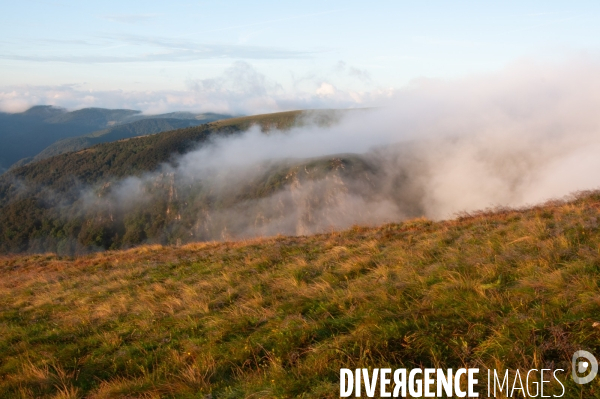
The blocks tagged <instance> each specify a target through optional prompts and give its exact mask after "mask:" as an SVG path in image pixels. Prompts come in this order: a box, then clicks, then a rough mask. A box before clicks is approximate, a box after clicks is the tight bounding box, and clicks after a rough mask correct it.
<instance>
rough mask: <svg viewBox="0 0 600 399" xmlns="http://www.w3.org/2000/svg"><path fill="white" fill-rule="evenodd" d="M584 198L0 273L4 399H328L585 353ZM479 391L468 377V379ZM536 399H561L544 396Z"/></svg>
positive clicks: (597, 334) (594, 387)
mask: <svg viewBox="0 0 600 399" xmlns="http://www.w3.org/2000/svg"><path fill="white" fill-rule="evenodd" d="M599 217H600V193H599V192H587V193H582V194H579V195H578V196H576V197H572V198H570V199H569V200H566V201H560V202H559V201H556V202H551V203H547V204H545V205H542V206H538V207H534V208H530V209H522V210H507V209H498V210H494V211H489V212H482V213H478V214H471V215H461V216H460V217H458V218H456V219H454V220H449V221H442V222H432V221H429V220H426V219H414V220H409V221H406V222H403V223H399V224H388V225H384V226H381V227H375V228H370V227H354V228H352V229H349V230H346V231H341V232H330V233H326V234H321V235H314V236H306V237H282V236H279V237H272V238H262V239H255V240H250V241H239V242H211V243H197V244H188V245H185V246H180V247H175V246H159V245H156V246H141V247H137V248H133V249H130V250H126V251H106V252H101V253H95V254H91V255H86V256H81V257H59V256H56V255H54V254H43V255H6V256H3V257H1V258H0V273H1V275H2V279H1V280H0V397H2V398H83V397H86V398H121V397H129V398H137V397H140V398H158V397H170V398H209V397H212V398H242V397H251V398H259V397H269V398H292V397H303V398H333V397H338V396H339V369H340V368H342V367H347V368H363V367H370V368H373V367H391V368H399V367H406V368H414V367H440V368H450V367H452V368H459V367H477V368H479V369H480V372H481V373H482V374H480V376H481V377H483V376H484V375H485V373H487V369H497V370H499V371H500V370H507V369H508V370H510V372H511V373H514V371H515V370H517V369H520V370H521V371H523V370H529V369H532V368H537V369H540V368H549V369H558V368H562V369H565V370H567V371H566V372H565V373H562V374H560V375H561V377H562V381H563V383H564V385H565V388H566V394H565V396H564V397H565V398H590V397H599V396H600V383H599V382H598V381H599V379H598V378H597V379H596V380H594V381H593V382H592V383H590V384H588V385H585V386H579V385H576V384H574V383H573V381H572V380H571V377H570V360H571V356H572V354H573V352H574V351H575V350H578V349H586V350H589V351H590V352H592V353H595V354H597V355H598V354H600V328H598V325H599V324H598V322H600V290H599V287H598V282H599V277H600V228H599ZM482 380H483V378H482ZM550 387H551V391H552V390H554V391H552V392H558V393H560V392H561V391H560V387H557V384H556V383H554V384H553V385H551V386H550Z"/></svg>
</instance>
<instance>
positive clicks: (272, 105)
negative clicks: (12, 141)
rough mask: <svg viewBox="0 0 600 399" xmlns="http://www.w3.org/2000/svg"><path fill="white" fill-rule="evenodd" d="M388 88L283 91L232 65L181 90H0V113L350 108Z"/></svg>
mask: <svg viewBox="0 0 600 399" xmlns="http://www.w3.org/2000/svg"><path fill="white" fill-rule="evenodd" d="M391 93H392V91H391V90H373V91H364V92H358V91H345V90H341V89H338V88H335V87H334V86H333V85H331V84H330V83H326V82H323V83H322V84H321V86H320V87H318V88H317V90H316V91H309V90H304V91H303V90H300V89H297V88H296V89H293V90H286V89H285V88H284V87H283V86H282V85H281V84H279V83H278V82H274V81H271V80H269V79H268V78H267V77H266V76H265V75H263V74H262V73H260V72H259V71H257V70H256V69H255V68H254V67H253V66H252V65H250V64H248V63H246V62H242V61H238V62H235V63H233V64H232V65H231V66H230V67H229V68H227V69H226V70H225V71H224V72H223V74H221V75H220V76H216V77H214V78H210V79H199V80H189V81H188V82H187V89H185V90H162V91H124V90H104V91H101V90H89V89H86V88H85V87H83V86H81V85H61V86H10V87H2V88H0V110H3V111H5V112H18V111H23V110H25V109H27V108H28V107H30V106H33V105H42V104H44V105H45V104H47V105H54V106H60V107H64V108H67V109H79V108H86V107H103V108H129V109H138V110H141V111H143V112H145V113H160V112H170V111H196V112H222V113H234V114H256V113H265V112H276V111H282V110H290V109H307V108H351V107H357V106H365V105H377V104H379V103H380V102H381V100H383V99H385V98H388V97H389V96H390V95H391Z"/></svg>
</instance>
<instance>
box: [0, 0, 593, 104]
mask: <svg viewBox="0 0 600 399" xmlns="http://www.w3.org/2000/svg"><path fill="white" fill-rule="evenodd" d="M0 3H1V9H2V12H1V13H0V110H3V111H8V112H17V111H22V110H24V109H26V108H27V107H29V106H32V105H37V104H51V105H56V106H62V107H66V108H68V109H78V108H84V107H90V106H95V107H107V108H133V109H140V110H142V111H144V112H146V113H158V112H167V111H176V110H188V111H198V112H206V111H214V112H230V113H237V114H252V113H261V112H273V111H281V110H287V109H297V108H352V107H367V106H377V105H379V104H381V103H382V102H385V100H386V99H387V98H389V97H391V96H393V95H394V93H396V92H397V91H398V90H402V89H403V88H406V87H408V86H410V85H411V84H412V82H415V81H418V80H419V79H423V78H427V79H438V78H441V79H458V78H462V77H465V76H469V75H474V74H475V75H476V74H484V73H489V72H494V71H499V70H502V69H503V68H507V67H510V66H511V65H513V64H514V63H518V62H523V60H535V61H536V62H547V63H552V62H560V61H561V60H563V59H566V58H570V57H574V56H581V55H585V56H587V57H592V58H597V56H598V50H599V49H600V23H598V22H599V21H598V20H599V17H600V3H598V2H597V1H570V2H564V1H561V2H559V1H503V2H477V1H454V2H445V1H427V2H424V1H376V0H375V1H373V0H372V1H368V2H367V1H360V2H359V1H351V0H345V1H337V0H320V1H312V0H307V1H302V2H297V1H295V2H291V1H260V0H258V1H252V2H247V1H219V2H216V1H178V0H173V1H169V2H164V1H123V0H121V1H112V0H104V1H81V0H80V1H67V0H57V1H52V0H49V1H44V0H38V1H33V0H22V1H18V2H17V1H7V0H0Z"/></svg>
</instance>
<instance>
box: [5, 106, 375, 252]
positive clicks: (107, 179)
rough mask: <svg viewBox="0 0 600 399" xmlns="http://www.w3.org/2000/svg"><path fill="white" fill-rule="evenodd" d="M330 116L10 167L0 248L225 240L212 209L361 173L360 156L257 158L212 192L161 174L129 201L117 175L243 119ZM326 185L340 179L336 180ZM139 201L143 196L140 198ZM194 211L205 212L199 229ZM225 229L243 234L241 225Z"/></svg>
mask: <svg viewBox="0 0 600 399" xmlns="http://www.w3.org/2000/svg"><path fill="white" fill-rule="evenodd" d="M336 118H337V117H336V116H335V115H334V114H331V112H327V111H323V112H314V113H303V112H299V111H294V112H285V113H279V114H271V115H264V116H255V117H246V118H236V119H231V120H225V121H220V122H214V123H210V124H204V125H201V126H197V127H191V128H184V129H178V130H174V131H169V132H164V133H159V134H154V135H149V136H143V137H138V138H131V139H125V140H120V141H117V142H112V143H105V144H99V145H95V146H93V147H90V148H87V149H84V150H81V151H78V152H71V153H65V154H61V155H57V156H54V157H50V158H47V159H43V160H41V161H39V162H34V163H31V164H28V165H25V166H22V167H19V168H15V169H13V170H11V171H10V172H8V173H6V174H4V175H3V176H1V177H0V207H1V208H0V210H1V212H0V237H1V238H2V239H1V240H0V251H3V252H21V251H36V252H40V251H42V252H43V251H55V252H59V253H78V252H86V251H89V250H97V249H109V248H113V249H115V248H121V247H129V246H132V245H138V244H141V243H144V242H157V243H164V244H167V243H180V242H187V241H195V240H204V239H215V238H218V237H227V233H226V231H227V227H228V226H229V224H228V221H225V220H221V221H220V219H219V217H218V216H217V215H216V214H215V212H219V211H222V210H224V209H228V208H230V207H235V206H238V205H239V204H242V203H248V201H251V200H254V199H258V198H263V197H266V196H269V195H272V194H274V193H276V192H277V191H278V190H281V189H282V188H283V187H290V184H292V183H294V182H296V183H294V184H299V183H301V182H304V181H313V180H316V179H321V178H323V177H324V176H326V175H328V173H330V172H331V173H334V174H335V175H336V176H338V175H339V176H342V175H345V176H356V175H358V174H359V173H368V170H369V167H368V165H367V163H365V162H364V161H362V160H358V159H357V158H355V157H345V158H340V157H335V156H333V157H326V158H323V159H317V160H291V161H286V162H279V163H275V164H269V165H262V166H260V168H261V169H260V170H258V171H257V174H256V175H255V176H254V177H253V178H252V179H251V180H249V181H245V182H244V184H240V185H239V186H237V189H236V190H235V191H234V192H216V191H215V190H214V187H212V186H209V185H208V184H207V183H205V182H204V181H200V182H199V181H196V182H193V184H191V183H185V182H183V181H182V180H181V179H179V178H178V177H176V176H174V175H173V174H172V173H168V172H164V171H163V172H160V173H158V174H156V175H153V176H152V177H151V178H149V179H148V180H145V181H144V182H143V184H142V186H143V187H141V188H140V187H137V188H136V190H138V191H136V192H137V194H136V196H135V198H133V199H131V198H130V199H129V200H128V201H123V200H120V199H118V198H116V197H115V195H121V194H120V193H121V191H122V185H123V184H124V183H122V181H121V180H120V179H124V178H130V177H132V176H139V177H141V176H144V175H145V174H147V173H149V172H153V171H157V170H158V168H159V167H160V166H161V165H163V164H165V163H172V162H176V159H177V156H178V155H181V154H184V153H186V152H189V151H190V150H192V149H195V148H198V146H200V145H202V143H204V142H206V141H207V140H210V139H211V138H215V137H224V136H227V135H232V134H238V133H239V132H242V131H244V130H246V129H247V128H248V127H250V126H251V125H253V124H258V125H260V126H261V128H262V129H264V130H265V131H267V130H269V129H286V128H290V127H292V126H295V125H298V124H303V123H318V124H327V123H333V122H334V121H335V120H336ZM307 168H309V169H307ZM291 176H294V179H291V178H290V177H291ZM332 176H334V175H332ZM125 181H127V180H125ZM335 185H336V187H338V186H339V187H342V186H343V185H344V184H343V182H342V181H339V182H338V181H336V182H335ZM330 189H331V190H334V187H333V186H332V187H331V188H330ZM119 190H121V191H119ZM144 198H145V199H147V202H144V201H142V202H140V200H141V199H144ZM314 200H316V197H315V199H314ZM125 204H127V206H124V207H123V206H122V205H125ZM254 211H257V212H258V211H260V210H257V209H255V210H254ZM208 214H211V215H212V216H210V217H208V216H207V215H208ZM201 215H204V216H205V217H207V218H208V219H207V220H206V222H207V223H205V224H203V226H202V228H199V227H198V225H197V223H198V222H199V220H202V217H200V216H201ZM199 218H200V219H199ZM209 219H210V220H209ZM191 229H195V231H196V232H195V233H192V232H191ZM232 233H235V234H241V235H243V232H242V231H237V232H235V231H234V232H232ZM265 233H269V231H268V229H267V231H265Z"/></svg>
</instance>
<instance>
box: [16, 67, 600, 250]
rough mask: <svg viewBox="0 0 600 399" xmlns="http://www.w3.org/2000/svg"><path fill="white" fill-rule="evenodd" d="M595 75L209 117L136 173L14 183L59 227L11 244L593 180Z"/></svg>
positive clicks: (375, 213)
mask: <svg viewBox="0 0 600 399" xmlns="http://www.w3.org/2000/svg"><path fill="white" fill-rule="evenodd" d="M598 72H600V66H599V65H598V63H597V62H595V61H593V60H590V59H576V60H571V61H569V62H565V63H562V64H558V65H535V64H527V63H521V64H515V65H513V66H512V67H510V68H507V69H505V70H503V71H501V72H499V73H495V74H489V75H482V76H472V77H467V78H463V79H458V80H421V81H415V82H414V83H413V84H412V85H411V86H410V87H407V88H406V89H404V90H403V91H401V92H399V93H397V95H396V96H395V97H394V98H393V100H392V101H390V102H389V103H388V104H387V105H386V106H384V107H380V108H374V109H368V110H355V111H352V112H344V113H338V114H337V116H336V117H335V118H333V119H332V120H331V121H332V122H331V123H326V124H323V123H320V124H319V123H317V119H318V118H317V114H314V118H316V119H314V121H312V120H311V113H310V112H309V113H305V115H304V116H303V118H304V119H303V123H301V124H293V123H292V124H291V125H290V126H291V128H289V129H287V130H277V129H276V128H275V129H274V128H271V129H266V130H265V129H264V127H263V128H260V127H258V126H254V127H251V128H250V129H249V130H247V131H245V132H241V131H232V132H230V133H227V134H221V133H219V134H216V132H217V131H214V132H215V133H214V134H213V133H211V132H213V130H211V129H210V128H208V130H206V134H207V135H206V139H203V140H202V141H201V142H199V144H197V145H196V148H195V149H192V150H191V151H190V150H186V151H184V153H182V154H181V155H174V156H172V158H171V161H170V162H166V163H164V164H162V165H160V166H159V167H158V168H157V169H153V170H150V169H148V170H149V171H147V172H145V173H141V174H139V173H138V174H136V175H134V176H129V177H122V178H120V179H115V178H112V179H104V180H102V181H98V182H96V183H94V184H92V185H86V184H83V185H81V184H80V185H76V186H73V187H71V186H69V188H68V190H67V191H65V192H61V191H60V190H59V191H56V190H54V189H52V190H49V189H44V188H43V187H37V188H35V189H32V188H28V187H30V183H28V182H27V181H26V180H24V181H23V180H19V181H18V182H17V181H15V182H13V183H11V184H13V185H12V186H11V187H13V188H12V189H11V190H13V191H14V190H17V191H14V192H16V193H20V194H18V195H15V198H17V197H18V198H21V199H20V200H24V199H26V198H33V197H31V195H33V194H31V195H30V194H27V193H28V192H30V191H31V190H34V191H35V190H37V191H36V192H37V193H38V194H35V195H37V197H36V198H40V200H41V201H43V202H44V204H46V205H44V209H46V210H48V209H50V211H44V212H50V213H51V214H52V215H53V216H51V217H50V216H49V218H50V219H49V220H51V222H50V221H49V222H47V223H50V224H52V223H54V225H56V226H57V227H56V228H54V230H52V231H53V232H55V233H51V234H50V235H49V236H47V237H43V238H41V241H40V242H43V243H42V244H39V243H37V242H33V243H29V244H28V246H27V248H23V249H22V250H34V251H38V250H41V249H40V248H43V249H47V248H50V249H55V250H57V251H59V252H60V251H61V248H63V249H62V250H64V251H66V252H73V251H75V252H77V251H80V250H83V249H82V248H84V247H85V248H97V249H101V248H120V247H128V246H131V245H137V244H140V243H145V242H159V243H163V244H178V243H184V242H191V241H212V240H235V239H241V238H248V237H256V236H270V235H276V234H284V235H307V234H313V233H319V232H325V231H331V230H337V229H344V228H348V227H350V226H352V225H354V224H360V225H379V224H382V223H388V222H400V221H403V220H406V219H410V218H415V217H423V216H424V217H427V218H430V219H435V220H439V219H447V218H452V217H454V216H455V215H456V214H458V213H461V212H471V211H476V210H481V209H485V208H490V207H497V206H502V207H505V206H508V207H521V206H528V205H533V204H537V203H540V202H543V201H545V200H548V199H553V198H561V197H564V196H566V195H569V194H571V193H573V192H576V191H579V190H588V189H595V188H597V187H598V186H600V177H599V176H598V175H596V174H594V173H591V171H594V170H597V169H598V167H600V157H597V156H596V154H598V150H600V133H599V132H600V130H599V128H600V120H599V118H598V117H597V116H596V113H597V112H596V111H597V109H599V107H600V96H598V95H597V93H598V92H600V91H599V90H598V89H600V78H599V76H600V74H599V73H598ZM322 116H323V114H322V115H321V117H322ZM232 121H233V120H232ZM232 123H234V122H232ZM288 124H289V123H288ZM203 134H204V133H203ZM92 151H95V150H93V149H92ZM17 186H18V187H21V188H19V189H16V188H15V187H17ZM28 190H29V191H28ZM40 190H41V191H40ZM31 192H33V191H31ZM28 196H29V197H28ZM5 203H6V204H8V205H6V206H17V205H15V204H16V203H15V201H13V202H12V203H11V200H8V202H6V198H5ZM11 204H12V205H11ZM67 226H71V227H67ZM82 245H83V247H82ZM36 248H38V249H36ZM69 248H70V249H69Z"/></svg>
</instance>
